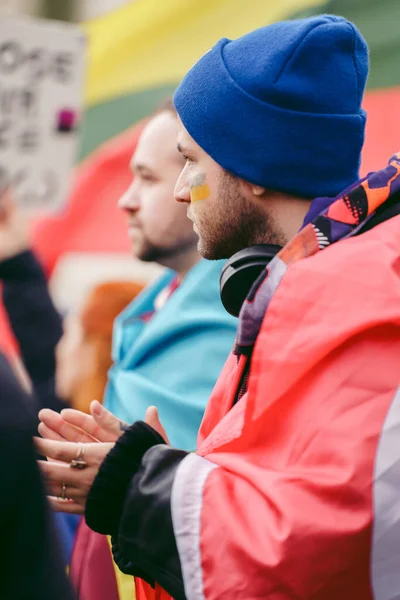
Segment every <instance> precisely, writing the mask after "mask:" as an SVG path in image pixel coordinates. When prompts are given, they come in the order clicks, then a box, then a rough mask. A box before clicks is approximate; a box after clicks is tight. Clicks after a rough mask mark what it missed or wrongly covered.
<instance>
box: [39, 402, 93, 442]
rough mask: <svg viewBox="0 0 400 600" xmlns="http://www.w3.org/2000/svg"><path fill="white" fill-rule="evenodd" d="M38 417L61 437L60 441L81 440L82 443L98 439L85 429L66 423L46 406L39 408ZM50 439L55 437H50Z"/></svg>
mask: <svg viewBox="0 0 400 600" xmlns="http://www.w3.org/2000/svg"><path fill="white" fill-rule="evenodd" d="M39 419H40V420H41V421H42V423H44V424H45V425H46V426H47V427H48V429H51V430H53V431H54V432H55V433H58V434H59V436H60V437H61V440H60V441H62V440H66V441H68V442H81V443H84V444H86V443H88V442H97V441H98V439H96V438H95V437H94V436H92V435H90V434H89V433H87V432H86V431H83V430H82V429H80V428H79V427H76V426H75V425H71V424H70V423H68V422H67V421H66V420H65V419H64V417H63V416H61V415H60V414H59V413H57V412H55V411H54V410H50V409H48V408H45V409H43V410H41V411H40V413H39ZM43 437H47V438H49V437H50V436H47V435H46V436H43ZM50 439H55V438H54V437H51V438H50Z"/></svg>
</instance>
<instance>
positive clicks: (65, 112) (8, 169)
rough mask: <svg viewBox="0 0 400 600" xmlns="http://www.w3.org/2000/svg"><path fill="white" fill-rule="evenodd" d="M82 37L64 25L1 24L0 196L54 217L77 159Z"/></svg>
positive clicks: (19, 21) (10, 20)
mask: <svg viewBox="0 0 400 600" xmlns="http://www.w3.org/2000/svg"><path fill="white" fill-rule="evenodd" d="M85 46H86V44H85V36H84V35H83V33H82V32H81V30H80V29H79V28H78V27H77V26H75V25H71V24H69V23H59V22H54V21H45V20H39V19H28V18H23V19H21V18H14V17H2V18H1V19H0V193H1V191H2V190H3V189H4V188H5V187H8V186H11V188H12V190H13V195H14V196H15V198H16V200H17V201H18V203H20V205H21V206H22V207H23V208H24V209H26V210H28V211H30V212H32V211H33V212H49V211H57V210H59V209H60V208H61V207H62V206H63V204H64V203H65V200H66V197H67V193H68V187H69V181H70V176H71V169H72V167H73V165H74V162H75V159H76V153H77V148H78V141H79V127H80V121H81V109H82V92H83V79H84V66H85Z"/></svg>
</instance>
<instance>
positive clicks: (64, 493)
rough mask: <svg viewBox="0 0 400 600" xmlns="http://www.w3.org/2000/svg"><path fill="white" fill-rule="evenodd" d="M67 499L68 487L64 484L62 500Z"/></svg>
mask: <svg viewBox="0 0 400 600" xmlns="http://www.w3.org/2000/svg"><path fill="white" fill-rule="evenodd" d="M66 499H67V486H66V485H65V483H63V484H62V487H61V500H66Z"/></svg>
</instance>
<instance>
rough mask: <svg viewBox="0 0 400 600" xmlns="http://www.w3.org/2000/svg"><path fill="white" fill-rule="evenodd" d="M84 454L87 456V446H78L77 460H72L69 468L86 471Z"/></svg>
mask: <svg viewBox="0 0 400 600" xmlns="http://www.w3.org/2000/svg"><path fill="white" fill-rule="evenodd" d="M84 454H85V446H84V444H81V443H79V444H78V453H77V455H76V458H74V459H73V460H71V462H70V463H69V466H70V467H71V469H86V467H87V462H86V460H83V455H84Z"/></svg>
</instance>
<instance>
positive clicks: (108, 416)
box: [90, 400, 129, 441]
mask: <svg viewBox="0 0 400 600" xmlns="http://www.w3.org/2000/svg"><path fill="white" fill-rule="evenodd" d="M90 412H91V414H92V417H93V419H94V420H95V422H96V423H97V425H98V426H99V427H101V428H102V429H104V431H107V432H108V433H109V434H110V435H112V436H114V437H113V441H115V440H117V439H118V438H119V437H120V436H121V435H122V434H123V433H124V431H126V429H127V428H128V427H129V425H127V423H124V422H123V421H121V420H120V419H118V417H116V416H115V415H113V414H112V413H111V412H110V411H109V410H107V409H106V408H104V406H102V405H101V404H100V402H98V401H97V400H94V401H93V402H92V403H91V405H90Z"/></svg>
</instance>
